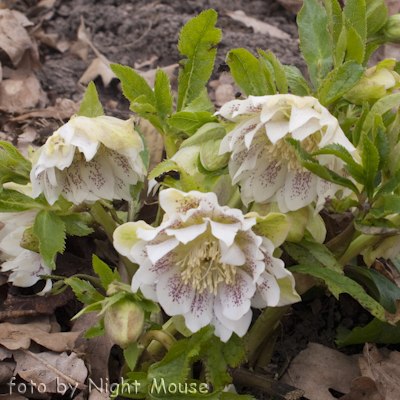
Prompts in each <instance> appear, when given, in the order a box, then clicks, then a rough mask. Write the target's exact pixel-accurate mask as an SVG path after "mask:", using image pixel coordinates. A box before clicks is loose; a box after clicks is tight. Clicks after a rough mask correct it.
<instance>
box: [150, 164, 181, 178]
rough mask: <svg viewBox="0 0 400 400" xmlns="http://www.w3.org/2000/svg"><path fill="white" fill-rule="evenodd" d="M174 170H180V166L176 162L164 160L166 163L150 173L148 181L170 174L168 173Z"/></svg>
mask: <svg viewBox="0 0 400 400" xmlns="http://www.w3.org/2000/svg"><path fill="white" fill-rule="evenodd" d="M172 170H174V171H178V170H179V166H178V164H177V163H176V162H175V161H172V160H164V161H162V162H160V164H158V165H157V166H156V167H155V168H154V169H153V170H152V171H151V172H150V174H149V178H148V179H154V178H157V177H158V176H160V175H161V174H163V173H164V172H168V171H172Z"/></svg>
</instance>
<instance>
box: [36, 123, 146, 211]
mask: <svg viewBox="0 0 400 400" xmlns="http://www.w3.org/2000/svg"><path fill="white" fill-rule="evenodd" d="M143 149H144V147H143V142H142V139H141V138H140V136H139V134H138V133H137V132H136V131H135V129H134V124H133V120H131V119H130V120H127V121H122V120H120V119H117V118H114V117H107V116H100V117H96V118H88V117H83V116H79V117H75V118H72V119H71V120H70V121H69V122H68V123H67V124H65V125H63V126H62V127H61V128H60V129H58V130H57V131H56V132H54V133H53V135H52V136H51V137H50V138H49V139H48V140H47V142H46V144H45V145H44V146H43V147H42V148H40V149H39V150H38V152H37V153H36V154H35V157H34V160H33V167H32V171H31V181H32V186H33V192H32V195H33V197H37V196H39V194H40V193H42V192H44V194H45V196H46V199H47V201H48V202H49V203H50V204H54V203H55V202H56V201H57V199H58V198H59V196H60V195H61V194H62V195H63V196H64V197H65V198H66V199H67V200H68V201H71V202H73V203H74V204H80V203H82V202H84V201H96V200H99V199H106V200H112V199H124V200H132V197H131V195H130V193H129V185H135V184H136V183H137V182H138V181H143V180H144V177H145V174H146V169H145V167H144V164H143V162H142V159H141V157H140V156H139V153H140V152H141V151H142V150H143Z"/></svg>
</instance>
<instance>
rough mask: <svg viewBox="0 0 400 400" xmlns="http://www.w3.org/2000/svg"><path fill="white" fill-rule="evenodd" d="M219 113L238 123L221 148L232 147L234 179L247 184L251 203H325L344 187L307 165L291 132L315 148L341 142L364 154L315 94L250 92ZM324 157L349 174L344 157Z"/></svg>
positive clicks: (287, 206) (293, 206) (288, 207)
mask: <svg viewBox="0 0 400 400" xmlns="http://www.w3.org/2000/svg"><path fill="white" fill-rule="evenodd" d="M219 114H220V115H221V116H222V117H224V118H226V119H227V120H229V121H233V122H237V125H236V126H235V128H234V129H233V130H231V131H230V132H229V134H228V135H226V136H225V137H224V139H223V140H222V142H221V146H220V151H219V153H220V154H225V153H226V152H231V153H232V154H231V158H230V161H229V173H230V176H231V178H232V183H233V184H236V183H238V182H240V184H241V196H242V201H243V203H244V204H245V205H248V204H249V203H250V202H252V201H255V202H257V203H269V202H274V201H277V202H278V205H279V208H280V210H281V212H287V211H295V210H298V209H300V208H302V207H305V206H307V205H309V204H311V203H312V202H314V201H315V202H316V203H317V209H318V208H322V206H323V204H324V203H325V201H326V200H327V199H328V198H331V197H332V196H334V195H335V193H336V192H337V191H338V190H339V189H340V188H341V187H340V186H338V185H335V184H332V183H330V182H327V181H325V180H323V179H321V178H319V177H317V176H316V175H314V174H313V173H311V172H309V171H307V170H306V169H305V168H303V167H302V166H301V165H300V163H299V161H298V160H297V157H296V154H295V151H294V149H293V147H292V146H290V145H289V144H288V143H287V141H286V140H285V139H286V138H294V139H297V140H299V141H300V142H301V146H302V147H303V148H304V149H305V150H307V151H308V152H309V153H313V152H315V151H317V150H319V149H320V148H322V147H324V146H326V145H329V144H332V143H337V144H340V145H342V146H343V147H345V148H346V150H348V151H349V152H350V153H351V154H352V155H353V157H355V158H357V159H358V154H357V151H356V149H355V148H354V146H353V145H352V144H351V143H350V141H349V140H348V139H347V138H346V136H345V135H344V133H343V131H342V129H341V128H340V126H339V123H338V120H337V119H336V118H335V117H334V116H333V115H331V114H330V113H329V111H328V110H327V109H326V108H325V107H323V106H322V105H321V104H320V103H319V102H318V100H317V99H316V98H314V97H298V96H295V95H291V94H280V95H273V96H259V97H255V96H249V98H248V99H246V100H232V101H230V102H229V103H227V104H225V105H224V106H222V108H221V110H220V111H219ZM317 158H318V160H319V162H320V163H321V164H323V165H326V166H327V167H329V168H330V169H333V170H334V171H335V172H337V173H341V174H343V173H344V171H343V170H342V162H341V160H339V159H337V158H335V157H333V156H317Z"/></svg>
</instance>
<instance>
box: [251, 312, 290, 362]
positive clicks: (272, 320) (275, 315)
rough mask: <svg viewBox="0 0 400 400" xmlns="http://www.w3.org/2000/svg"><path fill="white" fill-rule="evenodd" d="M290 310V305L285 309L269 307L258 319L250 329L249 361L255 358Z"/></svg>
mask: <svg viewBox="0 0 400 400" xmlns="http://www.w3.org/2000/svg"><path fill="white" fill-rule="evenodd" d="M289 308H290V305H289V306H284V307H268V308H266V309H265V310H264V311H263V312H262V314H261V315H260V316H259V317H258V319H257V321H256V322H255V324H254V325H253V327H252V328H251V329H250V332H249V337H248V341H247V343H248V346H247V347H248V359H249V360H251V359H252V358H253V356H254V354H255V353H256V351H257V350H258V348H259V347H260V346H261V344H262V343H263V342H264V340H265V339H266V338H267V337H268V335H269V334H270V333H271V332H272V331H273V330H274V329H275V327H276V324H277V323H278V322H279V321H280V320H281V318H282V317H283V316H284V315H285V314H286V312H287V310H289Z"/></svg>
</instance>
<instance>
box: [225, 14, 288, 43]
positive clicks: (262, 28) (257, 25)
mask: <svg viewBox="0 0 400 400" xmlns="http://www.w3.org/2000/svg"><path fill="white" fill-rule="evenodd" d="M226 14H227V15H228V16H229V17H231V18H232V19H234V20H236V21H240V22H242V23H243V24H245V25H246V26H248V27H250V28H253V31H254V33H261V34H262V35H265V34H267V35H269V36H270V37H273V38H277V39H291V36H290V35H289V34H287V33H286V32H284V31H282V30H281V29H279V28H277V27H275V26H273V25H270V24H267V23H266V22H263V21H259V20H258V19H255V18H252V17H248V16H247V15H246V13H245V12H244V11H242V10H236V11H228V12H227V13H226Z"/></svg>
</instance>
